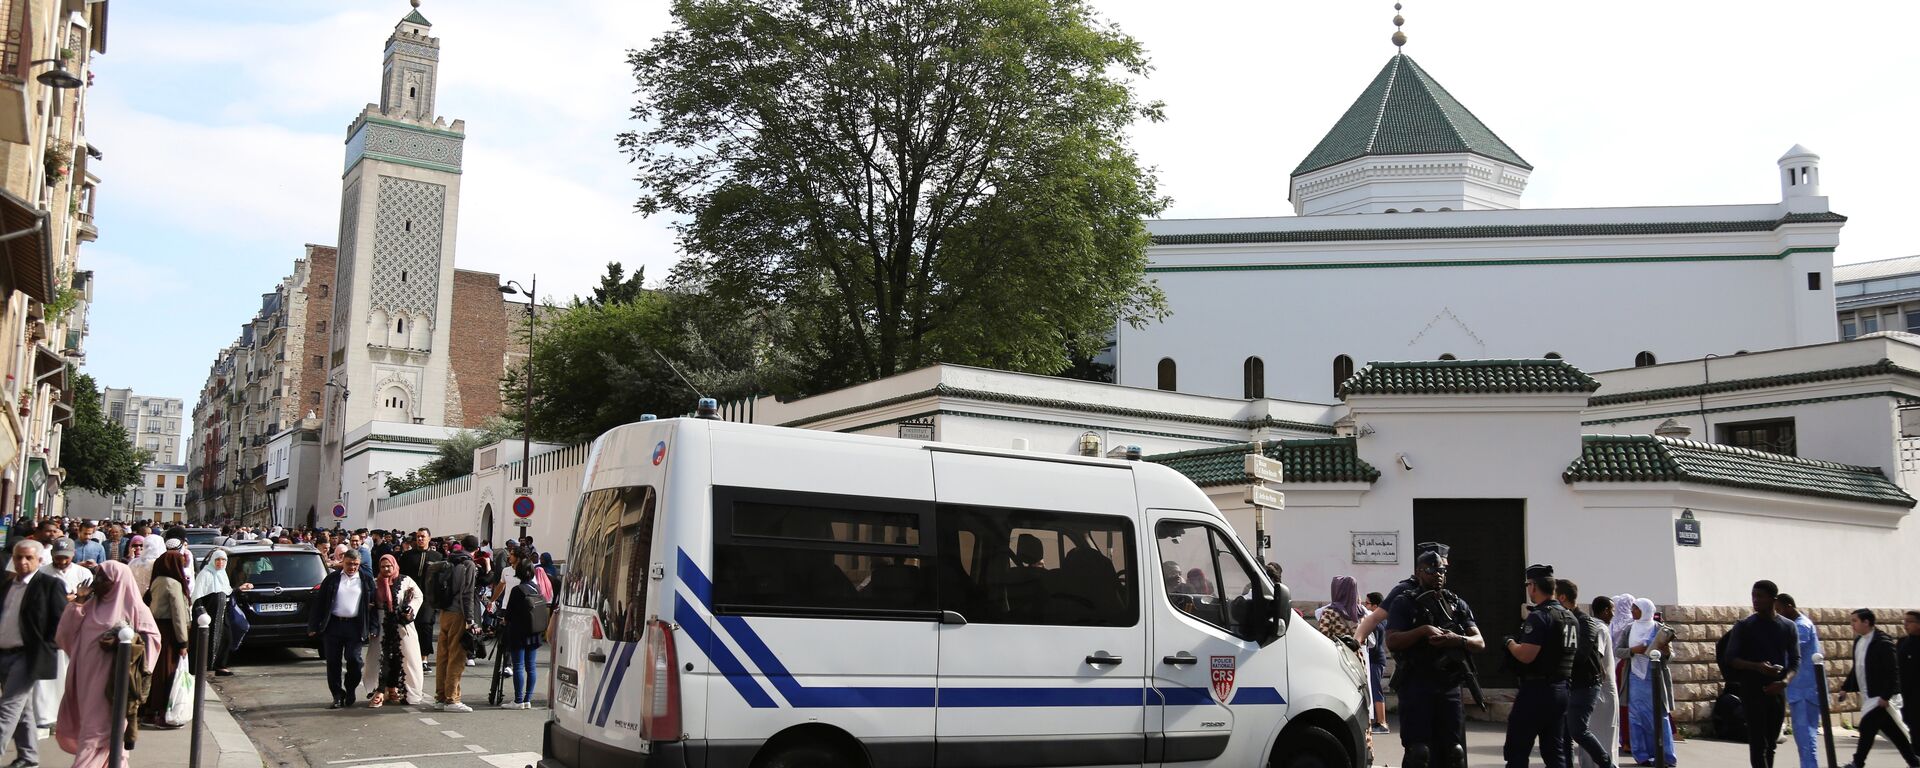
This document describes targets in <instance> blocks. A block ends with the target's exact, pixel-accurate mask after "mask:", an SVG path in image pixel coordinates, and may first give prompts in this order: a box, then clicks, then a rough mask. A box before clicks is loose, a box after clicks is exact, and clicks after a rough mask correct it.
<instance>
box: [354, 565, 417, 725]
mask: <svg viewBox="0 0 1920 768" xmlns="http://www.w3.org/2000/svg"><path fill="white" fill-rule="evenodd" d="M375 573H376V574H377V576H376V578H375V579H374V581H373V614H374V615H373V625H374V626H375V627H378V628H379V629H380V634H379V636H378V637H377V638H376V639H375V641H374V642H371V643H367V660H366V669H369V670H378V674H375V675H368V676H367V681H368V685H369V687H371V688H372V689H373V693H372V695H370V696H369V697H368V698H369V699H370V700H371V701H370V703H368V704H367V706H368V707H380V706H382V705H385V704H386V703H387V702H389V701H405V702H406V703H408V704H415V705H425V704H426V703H427V692H426V688H425V687H424V686H423V685H422V684H421V681H422V679H423V678H424V674H423V672H422V670H421V665H420V638H419V636H418V635H416V634H414V628H413V619H414V617H415V616H417V615H419V613H420V605H421V602H422V595H421V592H420V585H418V584H415V583H413V579H409V578H407V577H405V576H402V575H400V561H399V560H398V559H396V558H395V557H394V556H393V555H381V556H380V567H379V568H378V569H376V570H375Z"/></svg>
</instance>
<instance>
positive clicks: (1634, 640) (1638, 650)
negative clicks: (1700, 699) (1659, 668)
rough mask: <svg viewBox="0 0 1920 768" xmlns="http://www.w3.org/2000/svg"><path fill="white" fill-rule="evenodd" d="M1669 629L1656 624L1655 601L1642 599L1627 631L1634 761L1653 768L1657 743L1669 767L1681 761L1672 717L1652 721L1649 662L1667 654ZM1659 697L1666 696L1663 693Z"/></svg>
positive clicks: (1628, 697) (1629, 722) (1628, 711)
mask: <svg viewBox="0 0 1920 768" xmlns="http://www.w3.org/2000/svg"><path fill="white" fill-rule="evenodd" d="M1665 629H1666V627H1663V626H1661V625H1660V623H1659V622H1657V621H1654V620H1653V601H1652V600H1648V599H1646V598H1644V597H1643V598H1640V599H1638V600H1635V601H1633V624H1632V625H1631V626H1629V627H1627V652H1628V653H1629V654H1631V658H1632V659H1633V661H1632V662H1630V663H1629V664H1628V669H1629V670H1630V671H1629V673H1628V675H1627V688H1628V693H1627V721H1628V726H1629V730H1630V731H1631V736H1630V740H1631V742H1632V744H1633V759H1634V761H1635V762H1637V763H1639V764H1640V765H1653V757H1654V753H1653V750H1654V749H1656V747H1655V746H1654V744H1655V740H1656V739H1657V740H1658V741H1659V744H1660V746H1659V747H1658V748H1659V749H1663V750H1664V751H1665V752H1666V753H1667V754H1666V757H1667V765H1678V764H1679V757H1678V756H1677V755H1675V754H1674V750H1673V722H1672V717H1671V716H1666V717H1661V718H1660V719H1659V721H1658V722H1655V720H1654V717H1653V697H1654V696H1655V695H1656V692H1655V689H1654V686H1653V662H1652V660H1650V659H1648V658H1647V654H1648V652H1650V651H1659V652H1661V653H1662V654H1666V653H1668V652H1669V651H1668V644H1669V643H1670V642H1671V641H1672V639H1673V638H1672V635H1671V634H1670V633H1668V632H1666V631H1664V630H1665ZM1660 695H1664V691H1662V692H1661V694H1660Z"/></svg>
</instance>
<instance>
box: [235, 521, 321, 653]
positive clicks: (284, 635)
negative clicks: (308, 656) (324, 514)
mask: <svg viewBox="0 0 1920 768" xmlns="http://www.w3.org/2000/svg"><path fill="white" fill-rule="evenodd" d="M227 555H228V557H227V578H228V579H229V580H230V581H232V582H233V585H234V587H236V589H235V590H234V593H233V594H234V597H235V598H237V600H238V602H239V604H240V610H241V612H242V613H244V614H245V615H246V617H247V622H248V623H249V624H251V625H252V627H251V628H250V629H248V630H247V636H246V638H244V640H243V641H242V643H243V645H245V646H247V647H255V648H257V647H261V646H274V645H306V644H309V643H310V642H311V639H310V638H308V637H307V612H308V611H309V610H311V609H312V604H313V601H314V598H315V596H316V595H317V594H318V592H319V590H318V587H319V586H320V582H321V581H322V580H324V579H325V578H326V576H327V564H326V561H325V560H322V559H321V557H320V553H319V552H316V551H314V549H313V548H312V547H309V546H306V545H290V544H266V543H259V544H251V543H250V544H240V545H236V546H234V547H231V548H228V549H227ZM242 584H252V585H253V588H252V589H248V590H241V589H238V587H239V586H240V585H242Z"/></svg>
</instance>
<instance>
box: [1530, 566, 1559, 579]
mask: <svg viewBox="0 0 1920 768" xmlns="http://www.w3.org/2000/svg"><path fill="white" fill-rule="evenodd" d="M1527 578H1528V579H1551V578H1553V566H1551V565H1540V564H1538V563H1535V564H1533V565H1529V566H1527Z"/></svg>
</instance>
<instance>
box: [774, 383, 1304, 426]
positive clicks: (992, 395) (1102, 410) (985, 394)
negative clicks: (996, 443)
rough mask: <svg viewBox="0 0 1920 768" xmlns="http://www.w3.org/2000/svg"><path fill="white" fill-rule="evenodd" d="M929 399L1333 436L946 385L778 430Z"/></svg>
mask: <svg viewBox="0 0 1920 768" xmlns="http://www.w3.org/2000/svg"><path fill="white" fill-rule="evenodd" d="M928 397H957V398H964V399H967V400H979V401H984V402H992V403H1008V404H1012V405H1026V406H1033V407H1036V408H1055V409H1059V410H1063V411H1077V412H1080V413H1098V414H1104V415H1108V416H1129V417H1134V418H1143V419H1159V420H1163V421H1173V422H1179V423H1183V424H1201V425H1205V426H1212V427H1231V428H1236V429H1266V428H1273V429H1292V430H1295V431H1299V432H1317V433H1321V434H1328V435H1331V434H1333V427H1331V426H1328V425H1325V424H1314V423H1311V422H1304V421H1290V420H1287V419H1275V418H1272V417H1265V418H1259V419H1221V418H1214V417H1210V416H1194V415H1192V414H1185V413H1172V412H1168V411H1149V410H1145V409H1141V408H1121V407H1119V406H1108V405H1090V404H1087V403H1076V402H1073V401H1070V400H1057V399H1051V398H1044V397H1030V396H1027V395H1010V394H1006V393H1003V392H989V391H986V390H979V389H965V388H961V387H950V386H947V385H945V384H940V385H936V386H934V387H931V388H929V389H923V390H920V391H918V392H909V393H907V394H904V395H896V396H894V397H889V398H885V399H882V400H876V401H874V402H871V403H867V404H865V405H857V406H853V407H851V408H841V409H838V410H833V411H828V412H826V413H822V414H817V415H814V416H808V417H805V418H800V419H794V420H793V421H788V422H784V423H782V424H780V426H783V427H804V426H806V425H808V424H817V423H819V422H822V421H827V420H830V419H836V418H839V417H841V416H849V415H852V414H856V413H860V412H862V411H868V410H872V409H874V408H883V407H886V406H889V405H898V404H900V403H907V402H912V401H914V400H921V399H924V398H928Z"/></svg>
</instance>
